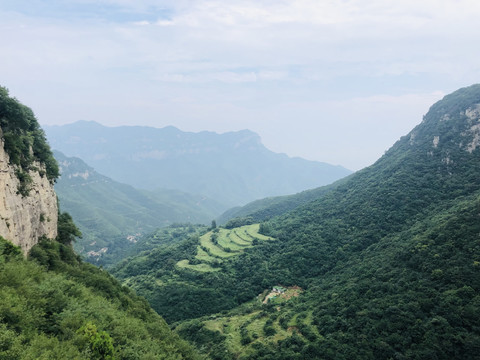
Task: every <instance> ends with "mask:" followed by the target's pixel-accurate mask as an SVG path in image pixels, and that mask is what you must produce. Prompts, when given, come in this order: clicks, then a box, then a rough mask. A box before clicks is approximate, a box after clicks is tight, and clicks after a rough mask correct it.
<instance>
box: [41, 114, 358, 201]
mask: <svg viewBox="0 0 480 360" xmlns="http://www.w3.org/2000/svg"><path fill="white" fill-rule="evenodd" d="M45 132H46V134H47V138H48V140H49V142H50V144H51V146H52V148H53V149H56V150H59V151H61V152H63V153H64V154H65V155H67V156H76V157H79V158H80V159H82V160H84V161H85V162H86V163H87V164H88V165H90V166H92V167H93V168H95V170H97V171H98V172H99V173H101V174H104V175H106V176H108V177H111V178H112V179H115V180H116V181H119V182H122V183H125V184H129V185H132V186H134V187H136V188H140V189H149V190H154V189H158V188H164V189H177V190H181V191H183V192H187V193H191V194H197V195H204V196H207V197H209V198H212V199H215V200H216V201H217V202H219V203H222V204H224V206H225V207H224V209H223V210H226V209H227V208H229V207H232V206H238V205H242V204H245V203H247V202H249V201H253V200H256V199H260V198H264V197H266V196H274V195H286V194H293V193H297V192H299V191H303V190H306V189H310V188H315V187H318V186H321V185H326V184H329V183H331V182H333V181H335V180H337V179H339V178H342V177H344V176H346V175H348V174H350V173H351V171H349V170H347V169H345V168H343V167H341V166H333V165H329V164H326V163H321V162H315V161H308V160H304V159H300V158H289V157H288V156H286V155H284V154H277V153H274V152H272V151H270V150H268V149H267V148H265V147H264V146H263V145H262V144H261V141H260V137H259V136H258V135H257V134H255V133H253V132H251V131H248V130H243V131H238V132H229V133H225V134H216V133H213V132H200V133H189V132H183V131H181V130H178V129H176V128H174V127H171V126H170V127H165V128H162V129H157V128H151V127H139V126H121V127H105V126H102V125H100V124H98V123H95V122H87V121H78V122H76V123H73V124H69V125H63V126H46V127H45Z"/></svg>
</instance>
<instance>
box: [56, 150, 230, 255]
mask: <svg viewBox="0 0 480 360" xmlns="http://www.w3.org/2000/svg"><path fill="white" fill-rule="evenodd" d="M54 156H55V158H56V159H57V161H58V162H59V164H60V171H61V177H60V178H59V179H58V181H57V183H56V184H55V191H56V192H57V195H58V198H59V200H60V203H61V205H62V209H63V210H64V211H67V212H68V213H70V214H71V215H72V217H73V219H74V221H75V223H76V224H78V227H79V228H80V230H81V231H82V234H83V237H82V239H79V240H78V241H77V243H76V244H75V250H76V251H77V252H78V253H79V254H81V255H84V256H87V259H88V260H89V261H92V262H97V260H98V259H99V258H100V257H104V256H105V255H108V254H110V253H111V252H112V251H117V252H118V250H119V248H128V247H131V246H132V245H133V244H134V243H135V242H136V241H137V240H138V239H139V238H140V237H141V236H142V235H145V234H148V233H151V232H153V231H154V230H156V229H157V228H159V227H164V226H167V225H171V224H173V223H180V222H190V223H193V224H196V223H204V224H205V223H210V222H211V221H212V219H213V218H215V216H216V215H218V214H219V213H220V211H221V210H222V209H223V205H221V204H218V203H217V202H216V201H214V200H211V199H207V198H205V197H202V196H199V195H190V194H186V193H182V192H180V191H174V190H157V191H150V192H149V191H145V190H138V189H135V188H133V187H132V186H130V185H125V184H121V183H119V182H116V181H114V180H112V179H110V178H108V177H106V176H103V175H101V174H99V173H98V172H97V171H95V169H93V168H92V167H90V166H88V165H87V164H85V163H84V162H83V161H82V160H81V159H79V158H74V157H66V156H65V155H63V154H62V153H60V152H58V151H54ZM102 249H103V250H102ZM89 254H90V255H89Z"/></svg>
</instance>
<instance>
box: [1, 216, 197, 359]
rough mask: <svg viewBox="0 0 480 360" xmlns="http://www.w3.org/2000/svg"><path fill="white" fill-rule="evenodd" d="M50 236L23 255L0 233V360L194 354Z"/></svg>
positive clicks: (138, 302) (128, 294) (144, 307)
mask: <svg viewBox="0 0 480 360" xmlns="http://www.w3.org/2000/svg"><path fill="white" fill-rule="evenodd" d="M67 222H68V217H67ZM61 226H62V225H61ZM67 227H68V225H67ZM65 234H66V233H65V232H64V233H63V235H65ZM67 239H68V236H67ZM58 240H59V241H52V240H47V239H45V240H43V241H41V242H40V243H39V244H38V245H36V246H35V247H34V248H33V249H32V250H31V253H30V256H29V259H28V260H26V259H24V258H23V255H22V254H21V252H20V250H19V249H18V248H16V247H15V246H13V245H12V244H11V243H9V242H8V241H6V240H4V239H2V238H0V339H1V341H0V344H1V346H0V358H1V359H45V360H47V359H48V360H50V359H114V358H115V359H190V358H192V359H193V358H197V356H196V355H195V352H194V351H193V349H192V348H191V347H190V346H189V345H188V344H187V343H185V342H184V341H182V340H180V339H179V338H178V336H176V335H174V334H173V333H172V332H171V331H170V329H169V328H168V326H167V324H166V323H165V321H164V320H163V319H162V318H161V317H160V316H158V315H157V314H156V313H155V312H153V311H152V309H151V308H150V306H149V305H148V303H147V302H146V301H145V300H144V299H142V298H139V297H137V296H136V295H134V294H133V292H132V291H131V290H129V289H127V288H125V287H122V286H121V285H120V284H119V283H118V282H117V281H116V280H115V279H114V278H112V277H111V276H110V275H109V274H108V273H106V272H105V271H102V270H100V269H98V268H96V267H94V266H93V265H90V264H87V263H84V262H82V261H81V260H80V259H79V257H78V256H77V255H75V253H74V252H73V250H72V247H71V246H70V245H69V244H63V243H62V242H65V241H64V240H65V238H64V240H61V239H58ZM67 242H68V241H67Z"/></svg>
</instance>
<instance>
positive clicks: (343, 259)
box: [113, 85, 480, 359]
mask: <svg viewBox="0 0 480 360" xmlns="http://www.w3.org/2000/svg"><path fill="white" fill-rule="evenodd" d="M478 104H480V85H474V86H472V87H469V88H464V89H460V90H458V91H457V92H455V93H453V94H451V95H448V96H446V97H445V98H444V99H443V100H442V101H440V102H438V103H436V104H434V105H433V106H432V107H431V109H430V111H429V112H428V113H427V114H426V115H425V117H424V119H423V121H422V123H421V124H419V125H418V126H417V127H416V128H415V129H413V130H412V131H411V132H410V133H409V134H408V135H407V136H404V137H402V138H401V139H400V140H399V141H398V142H397V143H396V144H395V145H394V146H393V147H392V148H391V149H390V150H389V151H387V152H386V153H385V155H384V156H383V157H382V158H381V159H379V160H378V161H377V162H376V163H375V164H374V165H372V166H371V167H369V168H366V169H364V170H362V171H359V172H358V173H356V174H354V175H352V176H350V177H349V178H348V179H347V180H345V181H344V182H342V183H340V184H337V185H335V186H333V188H331V189H329V190H328V191H325V192H323V193H322V195H321V196H320V197H319V198H317V199H316V200H313V201H310V202H308V203H305V204H303V205H302V204H301V205H300V206H299V207H297V208H295V209H291V210H290V211H287V212H286V213H284V214H283V215H280V216H277V217H274V218H272V219H270V220H268V221H266V222H263V223H262V224H261V225H260V232H262V233H263V234H264V235H268V236H270V237H271V238H273V239H275V240H273V241H263V242H258V243H257V244H256V245H255V246H253V247H249V248H246V249H244V250H243V251H242V252H241V253H239V254H237V256H230V257H228V258H225V259H223V260H222V261H221V262H219V263H217V264H216V266H217V267H218V269H219V270H218V271H211V270H209V271H200V270H195V268H194V267H191V266H190V267H182V266H179V263H178V262H179V261H181V260H182V259H189V261H190V260H193V261H196V260H198V255H199V250H198V247H199V244H202V238H201V237H200V238H199V237H197V238H190V239H187V240H184V241H183V242H180V243H177V244H173V245H170V246H169V247H168V248H162V247H160V248H158V249H156V250H154V252H155V255H153V253H152V255H151V256H144V257H143V258H142V259H140V258H131V259H129V260H128V261H126V262H124V263H121V264H119V265H118V267H117V268H115V269H114V271H113V274H114V275H115V276H118V277H119V278H120V279H123V281H125V283H127V284H131V285H132V286H134V288H135V289H136V290H137V292H138V293H139V294H143V295H145V296H146V297H147V298H148V299H149V301H150V302H151V304H152V306H153V307H154V308H155V309H156V310H157V311H158V312H159V313H160V314H161V315H163V316H165V317H166V319H167V321H175V322H176V323H175V325H174V326H175V328H176V329H177V330H178V332H179V333H180V334H181V335H182V336H184V337H185V338H187V339H189V340H191V341H194V342H195V343H196V344H197V345H198V347H199V348H200V349H202V351H204V352H205V353H207V354H209V356H211V357H212V358H215V359H234V358H244V359H279V358H280V359H297V358H298V359H303V358H322V359H352V358H355V359H372V358H379V359H476V358H478V350H479V348H480V318H479V317H478V316H477V314H478V313H479V311H480V296H479V291H480V282H479V279H480V277H479V275H480V274H479V271H480V236H479V234H480V222H479V218H478V216H479V213H480V180H479V179H480V150H479V148H480V142H479V140H478V139H479V137H480V134H479V129H480V126H479V124H480V111H479V110H478V109H479V105H478ZM273 206H276V204H273ZM287 210H289V209H287ZM262 211H263V212H264V213H268V212H269V211H272V212H275V211H276V210H275V209H272V210H269V209H268V206H267V207H265V208H264V209H262ZM247 215H248V214H247ZM267 218H268V217H267ZM251 219H254V218H253V217H252V218H251ZM251 219H248V216H247V220H248V221H251ZM244 220H245V217H244V218H243V220H240V221H239V224H238V225H243V224H242V221H244ZM155 259H159V261H158V262H155ZM162 259H163V260H162ZM195 259H196V260H195ZM180 264H185V263H182V262H180ZM189 264H192V262H191V261H190V262H189ZM202 269H204V268H202ZM277 285H282V286H284V287H287V288H297V287H298V288H299V289H302V290H303V291H302V292H301V293H300V294H299V295H298V296H296V297H295V298H292V299H290V300H288V301H285V302H284V303H280V304H272V303H269V302H267V303H266V304H263V299H264V296H265V294H266V292H268V291H269V289H272V287H273V286H277ZM199 315H200V316H201V317H199Z"/></svg>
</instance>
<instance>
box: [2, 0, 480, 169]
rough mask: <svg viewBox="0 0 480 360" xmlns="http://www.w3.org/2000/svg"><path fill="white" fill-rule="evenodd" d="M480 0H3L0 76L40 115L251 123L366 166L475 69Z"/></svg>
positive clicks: (194, 127) (307, 154) (222, 127)
mask: <svg viewBox="0 0 480 360" xmlns="http://www.w3.org/2000/svg"><path fill="white" fill-rule="evenodd" d="M479 19H480V1H478V0H443V1H442V0H421V1H419V0H395V1H391V0H350V1H349V0H337V1H333V0H290V1H283V0H275V1H273V0H271V1H270V0H255V1H249V0H228V1H225V0H222V1H214V0H197V1H188V0H165V1H161V0H160V1H157V0H28V1H27V0H1V1H0V85H2V86H5V87H7V88H8V89H9V90H10V93H11V95H13V96H15V97H17V98H18V99H19V100H20V101H22V102H23V103H25V104H26V105H28V106H30V107H31V108H33V110H34V112H35V113H36V115H37V118H38V119H39V121H40V123H41V124H64V123H71V122H74V121H77V120H94V121H97V122H100V123H102V124H104V125H109V126H110V125H111V126H114V125H148V126H155V127H163V126H166V125H174V126H176V127H178V128H180V129H181V130H184V131H201V130H211V131H215V132H220V133H221V132H226V131H230V130H240V129H245V128H248V129H251V130H253V131H255V132H257V133H259V134H260V136H261V137H262V139H263V142H264V144H265V145H266V146H267V147H268V148H270V149H272V150H274V151H276V152H284V153H287V154H288V155H290V156H301V157H304V158H307V159H312V160H320V161H325V162H329V163H332V164H341V165H343V166H345V167H348V168H350V169H352V170H358V169H360V168H362V167H364V166H367V165H370V164H371V163H373V162H374V161H375V160H376V159H377V158H378V157H380V156H381V155H382V154H383V152H384V151H385V150H386V149H387V148H389V147H390V146H391V145H392V144H393V143H394V142H395V141H396V140H398V139H399V138H400V137H401V136H402V135H405V134H406V133H408V132H409V131H410V130H411V129H412V128H413V127H414V126H415V125H416V124H418V123H419V122H420V121H421V119H422V116H423V114H425V113H426V112H427V111H428V108H429V106H430V105H431V104H432V103H433V102H435V101H437V100H439V99H440V98H442V96H444V95H445V94H447V93H449V92H451V91H453V90H456V89H457V88H459V87H463V86H468V85H471V84H473V83H477V82H479V81H480V46H479V39H480V20H479Z"/></svg>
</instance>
